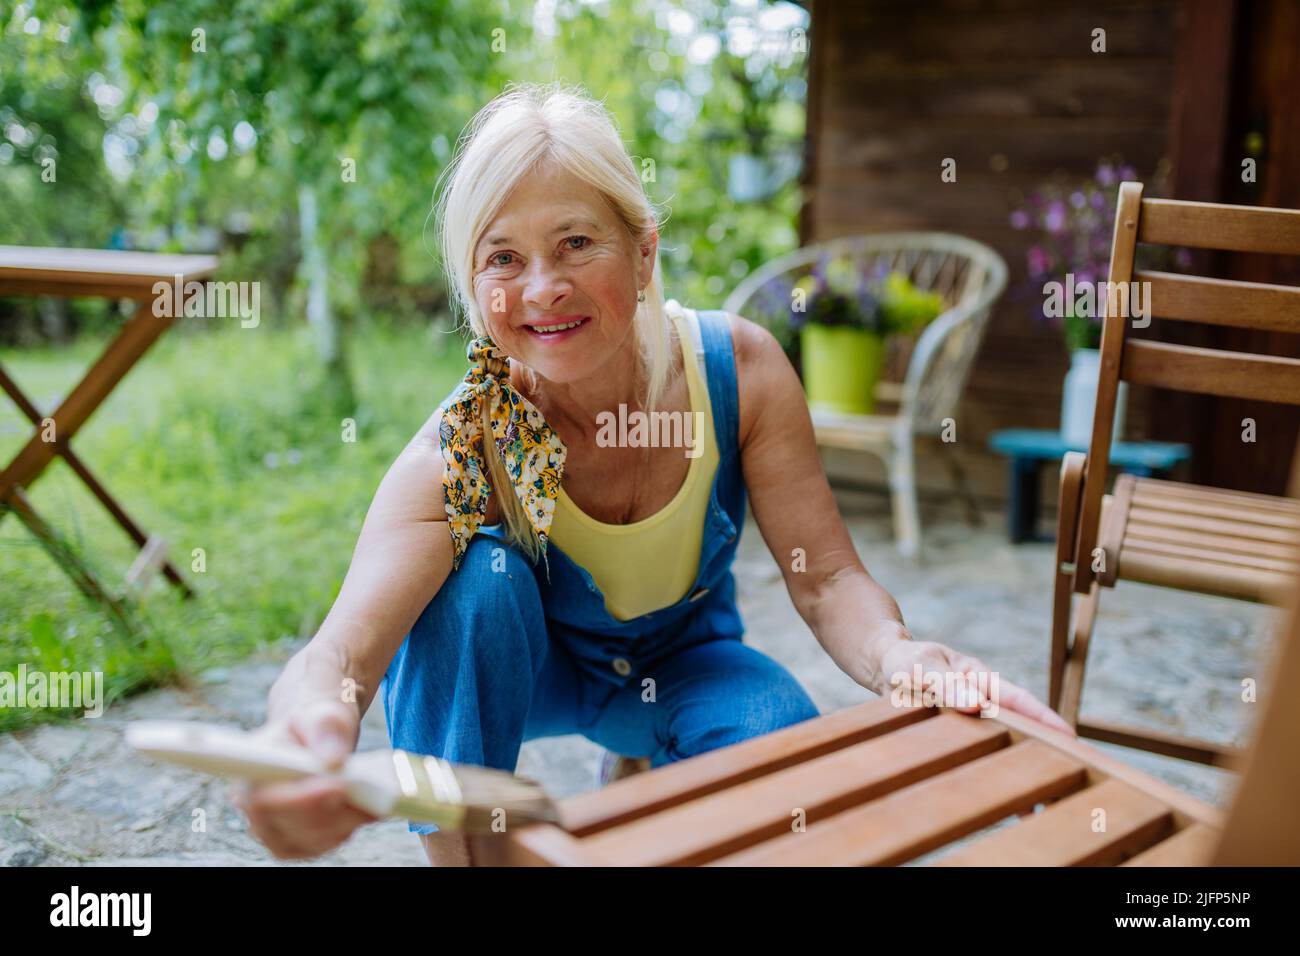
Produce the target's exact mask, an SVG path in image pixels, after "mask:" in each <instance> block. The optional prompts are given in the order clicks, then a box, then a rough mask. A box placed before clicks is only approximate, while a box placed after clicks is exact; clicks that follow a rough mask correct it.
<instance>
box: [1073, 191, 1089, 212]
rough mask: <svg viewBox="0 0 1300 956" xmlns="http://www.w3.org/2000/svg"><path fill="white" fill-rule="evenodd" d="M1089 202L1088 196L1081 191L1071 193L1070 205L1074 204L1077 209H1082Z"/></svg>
mask: <svg viewBox="0 0 1300 956" xmlns="http://www.w3.org/2000/svg"><path fill="white" fill-rule="evenodd" d="M1087 204H1088V199H1087V197H1086V196H1084V194H1083V193H1081V192H1072V193H1070V205H1071V206H1073V207H1074V208H1075V209H1082V208H1083V207H1084V206H1086V205H1087Z"/></svg>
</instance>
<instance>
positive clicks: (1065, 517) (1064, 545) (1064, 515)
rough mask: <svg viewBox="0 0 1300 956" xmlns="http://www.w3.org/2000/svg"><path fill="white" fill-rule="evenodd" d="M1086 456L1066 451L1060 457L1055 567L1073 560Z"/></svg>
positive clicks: (1058, 568)
mask: <svg viewBox="0 0 1300 956" xmlns="http://www.w3.org/2000/svg"><path fill="white" fill-rule="evenodd" d="M1087 462H1088V456H1087V455H1085V454H1083V453H1082V452H1078V451H1068V452H1066V453H1065V457H1064V458H1062V459H1061V486H1060V487H1061V493H1060V496H1059V498H1058V500H1057V514H1056V568H1057V570H1058V571H1059V570H1060V569H1061V565H1063V564H1066V563H1068V562H1071V561H1073V560H1074V547H1075V536H1076V534H1077V533H1078V530H1079V502H1080V500H1081V498H1082V492H1083V473H1084V469H1085V466H1086V465H1087Z"/></svg>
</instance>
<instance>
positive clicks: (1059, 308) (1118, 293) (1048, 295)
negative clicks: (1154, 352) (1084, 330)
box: [1043, 272, 1151, 329]
mask: <svg viewBox="0 0 1300 956" xmlns="http://www.w3.org/2000/svg"><path fill="white" fill-rule="evenodd" d="M1043 296H1044V299H1043V316H1044V317H1045V318H1049V319H1063V318H1065V317H1066V316H1067V315H1073V316H1075V317H1077V318H1084V319H1096V318H1101V316H1102V315H1103V313H1102V306H1103V305H1105V304H1107V303H1109V305H1110V308H1109V309H1107V310H1106V313H1105V314H1107V315H1118V316H1121V317H1123V318H1125V319H1133V328H1135V329H1145V328H1146V327H1147V326H1148V325H1150V324H1151V283H1150V282H1109V281H1106V280H1102V281H1101V282H1090V281H1088V280H1086V279H1085V280H1083V281H1081V282H1076V281H1075V278H1074V273H1073V272H1067V273H1066V274H1065V282H1059V281H1057V280H1055V279H1053V280H1052V281H1051V282H1046V283H1044V284H1043Z"/></svg>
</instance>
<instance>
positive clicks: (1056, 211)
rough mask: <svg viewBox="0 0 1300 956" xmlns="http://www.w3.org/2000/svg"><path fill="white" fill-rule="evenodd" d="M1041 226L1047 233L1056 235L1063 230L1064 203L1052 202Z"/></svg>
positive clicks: (1057, 200)
mask: <svg viewBox="0 0 1300 956" xmlns="http://www.w3.org/2000/svg"><path fill="white" fill-rule="evenodd" d="M1043 226H1044V228H1046V229H1047V231H1048V232H1050V233H1052V234H1056V233H1058V232H1060V231H1061V230H1062V229H1064V228H1065V203H1063V202H1061V201H1060V200H1059V199H1056V200H1053V201H1052V203H1051V204H1050V205H1049V206H1048V207H1047V213H1046V214H1045V215H1044V216H1043Z"/></svg>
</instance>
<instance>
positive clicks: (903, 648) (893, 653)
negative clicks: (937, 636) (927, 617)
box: [880, 640, 1078, 737]
mask: <svg viewBox="0 0 1300 956" xmlns="http://www.w3.org/2000/svg"><path fill="white" fill-rule="evenodd" d="M880 671H881V673H882V674H883V676H884V679H885V681H886V689H885V691H884V693H886V694H892V693H899V694H902V695H904V697H905V698H907V699H912V695H916V699H918V700H919V699H920V698H921V695H923V694H932V695H934V700H935V702H936V703H938V704H939V705H941V706H943V707H952V708H953V709H954V710H959V711H962V712H963V713H968V714H969V713H976V712H978V711H981V710H991V709H993V708H997V707H1005V708H1006V709H1007V710H1010V711H1014V712H1016V713H1018V714H1023V715H1024V716H1026V717H1028V718H1030V719H1031V720H1036V721H1038V722H1039V723H1041V724H1043V725H1044V726H1047V727H1050V728H1051V729H1052V730H1056V731H1060V732H1061V733H1063V734H1068V735H1069V736H1071V737H1077V736H1078V734H1076V733H1075V731H1074V728H1072V727H1071V726H1070V725H1069V724H1067V723H1066V722H1065V721H1064V720H1063V719H1061V717H1060V716H1059V715H1058V714H1057V713H1056V711H1054V710H1052V709H1051V708H1050V707H1048V706H1047V705H1046V704H1044V703H1042V702H1041V701H1039V700H1038V699H1037V698H1036V697H1034V695H1033V694H1031V693H1029V691H1027V690H1025V689H1024V688H1023V687H1019V686H1017V685H1015V684H1013V683H1011V681H1009V680H1007V679H1006V678H1004V677H1003V676H1002V675H1001V674H999V673H998V672H997V671H994V670H991V669H990V668H989V667H988V666H987V665H986V664H984V663H983V662H982V661H980V660H978V659H977V658H974V657H969V656H967V655H966V654H961V653H959V652H957V651H954V650H953V649H952V648H950V647H945V646H944V645H943V644H938V643H935V642H934V641H909V640H898V641H893V642H891V644H890V645H889V646H888V648H887V649H886V650H885V651H884V652H883V653H882V654H881V657H880ZM945 688H950V692H949V693H945ZM948 697H951V698H952V699H946V698H948ZM995 715H996V711H994V713H993V714H990V716H995Z"/></svg>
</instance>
